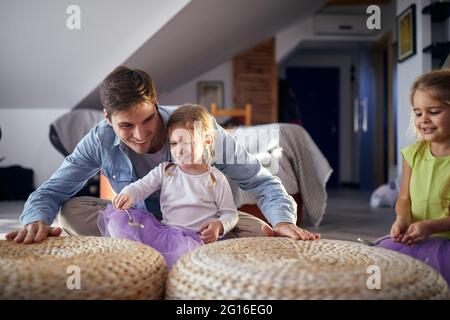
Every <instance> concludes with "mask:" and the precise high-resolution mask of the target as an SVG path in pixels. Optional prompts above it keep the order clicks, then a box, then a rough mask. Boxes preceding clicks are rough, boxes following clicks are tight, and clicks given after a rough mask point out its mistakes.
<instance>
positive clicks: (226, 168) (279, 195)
mask: <svg viewBox="0 0 450 320" xmlns="http://www.w3.org/2000/svg"><path fill="white" fill-rule="evenodd" d="M214 124H215V127H216V128H217V136H216V139H217V141H216V143H219V144H222V142H225V143H224V144H223V157H222V155H220V154H219V155H216V160H217V161H216V164H215V166H216V167H217V169H219V170H220V171H222V172H223V173H224V174H225V175H226V176H227V178H229V179H231V180H232V181H234V182H237V183H238V184H239V186H240V188H241V189H243V190H246V191H249V192H251V193H252V194H253V195H254V196H255V198H256V201H257V204H258V207H259V208H260V209H261V211H262V213H263V214H264V216H265V217H266V218H267V221H269V223H270V224H271V225H272V226H276V225H277V224H279V223H282V222H287V223H293V224H295V223H296V220H297V206H296V203H295V201H294V199H293V198H292V197H291V196H289V195H288V194H287V192H286V189H285V188H284V186H283V185H282V184H281V181H280V179H279V178H278V177H276V176H274V175H272V174H271V173H270V171H269V170H267V169H266V168H264V167H263V166H261V164H260V162H259V161H258V160H257V159H256V158H255V157H254V156H253V155H251V154H250V153H248V152H247V150H246V149H245V148H244V147H243V146H242V145H241V144H239V143H238V142H237V141H236V140H235V139H234V138H233V137H232V136H231V135H230V134H229V133H228V132H226V131H225V130H224V129H223V128H222V127H221V126H219V125H218V124H217V123H216V122H215V121H214ZM221 147H222V145H221V146H220V148H217V147H216V151H219V152H222V150H220V149H221ZM236 159H238V160H243V159H245V163H235V162H236Z"/></svg>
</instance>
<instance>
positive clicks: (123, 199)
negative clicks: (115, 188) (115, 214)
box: [112, 193, 133, 210]
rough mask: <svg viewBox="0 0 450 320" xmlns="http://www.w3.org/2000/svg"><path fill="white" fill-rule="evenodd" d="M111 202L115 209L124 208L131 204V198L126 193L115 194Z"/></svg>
mask: <svg viewBox="0 0 450 320" xmlns="http://www.w3.org/2000/svg"><path fill="white" fill-rule="evenodd" d="M112 204H113V206H114V208H116V209H119V210H126V209H129V208H130V207H131V206H132V205H133V199H131V197H130V196H129V195H127V194H123V193H121V194H116V195H115V196H114V198H113V200H112Z"/></svg>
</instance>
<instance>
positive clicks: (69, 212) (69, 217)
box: [58, 197, 266, 238]
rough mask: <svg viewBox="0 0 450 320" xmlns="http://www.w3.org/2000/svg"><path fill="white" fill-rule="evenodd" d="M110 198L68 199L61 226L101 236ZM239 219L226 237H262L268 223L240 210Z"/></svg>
mask: <svg viewBox="0 0 450 320" xmlns="http://www.w3.org/2000/svg"><path fill="white" fill-rule="evenodd" d="M110 203H111V201H109V200H102V199H99V198H95V197H76V198H72V199H69V200H67V201H66V202H65V203H64V205H63V206H62V208H61V211H60V213H59V215H58V222H59V225H60V227H61V228H62V229H63V230H64V231H65V232H66V233H67V234H68V235H82V236H100V235H101V234H100V230H99V229H98V227H97V216H98V213H99V211H100V210H101V209H102V208H104V207H105V206H106V205H107V204H110ZM238 214H239V221H238V223H237V225H236V227H235V228H234V229H233V230H231V231H230V232H229V233H228V234H227V235H226V238H245V237H262V236H263V234H262V231H261V227H262V225H264V224H266V223H265V222H264V221H262V220H261V219H258V218H256V217H254V216H252V215H250V214H248V213H245V212H242V211H238Z"/></svg>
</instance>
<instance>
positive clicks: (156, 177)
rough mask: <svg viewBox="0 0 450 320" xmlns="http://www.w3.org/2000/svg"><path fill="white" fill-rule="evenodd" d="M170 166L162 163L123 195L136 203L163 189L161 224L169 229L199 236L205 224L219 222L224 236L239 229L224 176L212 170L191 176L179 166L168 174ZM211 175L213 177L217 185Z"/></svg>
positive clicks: (174, 167)
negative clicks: (235, 228) (197, 233)
mask: <svg viewBox="0 0 450 320" xmlns="http://www.w3.org/2000/svg"><path fill="white" fill-rule="evenodd" d="M168 164H169V162H163V163H161V164H160V165H159V166H158V167H156V168H154V169H153V170H151V171H150V172H149V173H148V174H147V175H146V176H145V177H143V178H142V179H140V180H138V181H136V182H134V183H132V184H130V185H128V186H126V187H125V188H123V190H122V191H121V193H124V194H127V195H129V196H130V197H131V198H132V200H133V203H135V202H137V201H140V200H142V199H145V198H147V197H148V196H149V195H150V194H152V193H153V192H155V191H157V190H159V189H161V195H160V204H161V212H162V216H163V220H162V222H163V223H164V224H167V225H170V226H174V227H183V228H186V229H189V230H192V231H195V232H198V231H199V230H200V226H201V225H202V224H203V223H204V222H209V221H214V220H219V221H220V222H221V223H222V225H223V230H224V232H223V234H224V235H225V234H226V233H227V232H228V231H230V230H231V229H233V228H234V227H235V226H236V224H237V222H238V213H237V209H236V206H235V204H234V201H233V194H232V192H231V188H230V185H229V183H228V181H227V179H226V178H225V176H224V175H223V173H222V172H220V171H219V170H218V169H216V168H214V167H211V172H205V173H203V174H200V175H192V174H188V173H186V172H183V171H182V170H181V169H180V167H179V166H172V167H170V168H169V169H168V172H167V173H166V172H165V168H166V166H167V165H168ZM210 173H212V174H213V175H214V178H215V180H216V183H215V184H213V181H212V179H211V174H210Z"/></svg>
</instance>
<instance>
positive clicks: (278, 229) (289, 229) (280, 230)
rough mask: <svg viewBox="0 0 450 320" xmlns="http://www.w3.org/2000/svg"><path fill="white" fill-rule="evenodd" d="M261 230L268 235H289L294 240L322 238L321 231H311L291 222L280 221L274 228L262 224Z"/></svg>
mask: <svg viewBox="0 0 450 320" xmlns="http://www.w3.org/2000/svg"><path fill="white" fill-rule="evenodd" d="M261 230H262V232H263V234H264V235H265V236H266V237H288V238H291V239H293V240H316V239H320V234H319V233H314V232H309V231H307V230H305V229H301V228H299V227H297V226H296V225H295V224H293V223H289V222H280V223H278V224H277V225H276V226H275V228H273V229H272V228H271V227H270V226H269V225H267V224H265V225H263V226H262V228H261Z"/></svg>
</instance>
